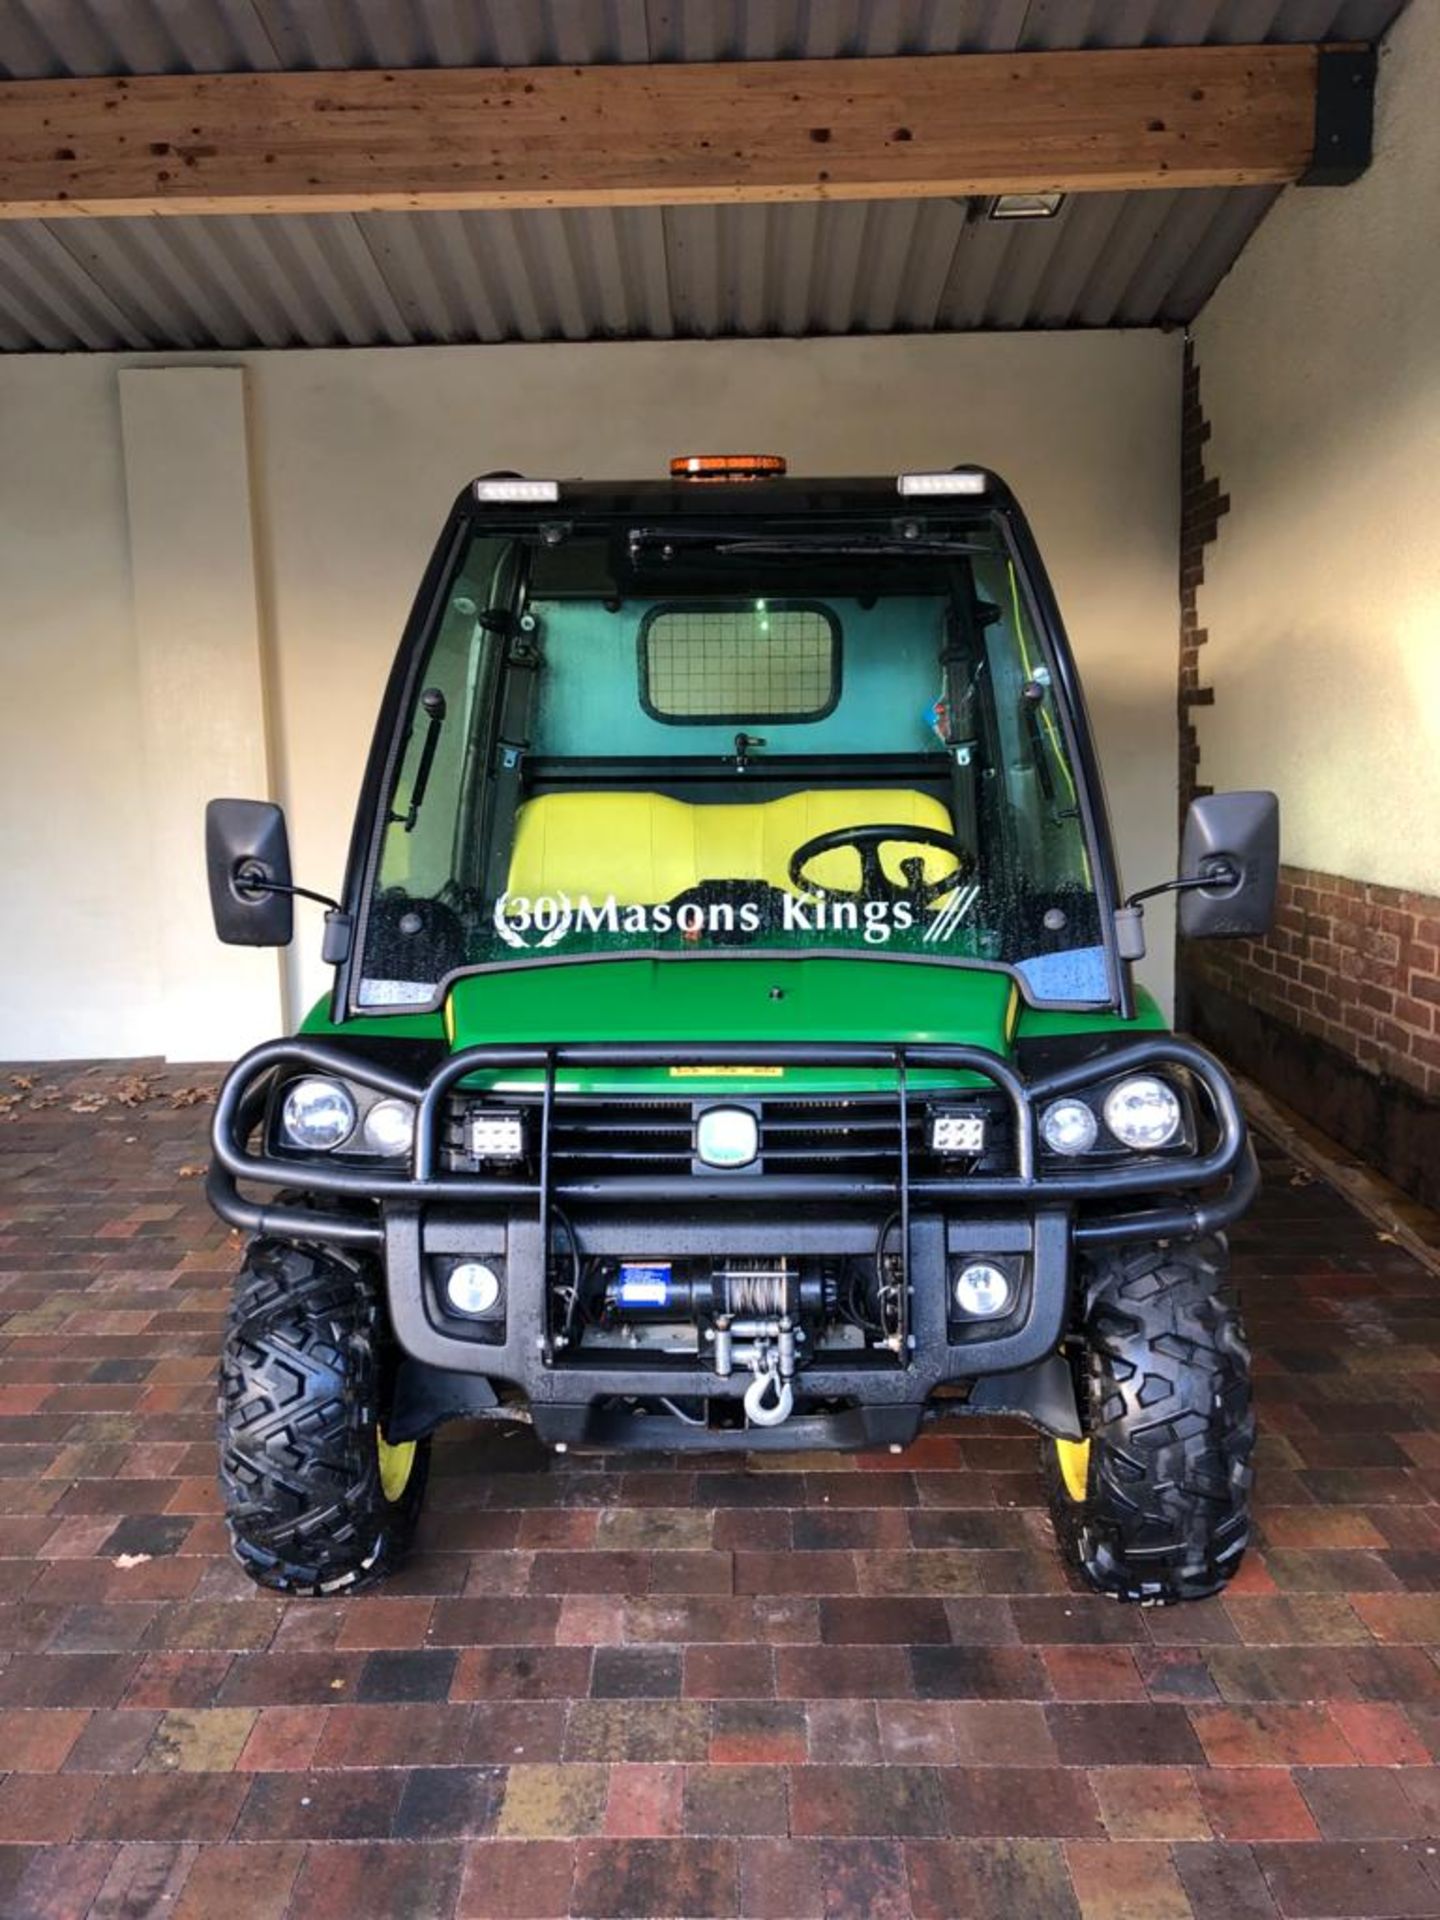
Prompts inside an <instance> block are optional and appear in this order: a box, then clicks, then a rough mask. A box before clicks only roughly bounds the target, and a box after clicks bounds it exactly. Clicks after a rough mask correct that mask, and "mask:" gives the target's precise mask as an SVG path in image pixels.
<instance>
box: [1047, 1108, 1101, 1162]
mask: <svg viewBox="0 0 1440 1920" xmlns="http://www.w3.org/2000/svg"><path fill="white" fill-rule="evenodd" d="M1099 1131H1100V1128H1099V1124H1098V1123H1097V1121H1096V1119H1095V1115H1094V1114H1093V1113H1092V1112H1091V1111H1090V1109H1089V1107H1087V1106H1086V1104H1085V1102H1084V1101H1083V1100H1052V1101H1051V1103H1050V1105H1049V1106H1048V1107H1046V1109H1045V1111H1044V1113H1042V1114H1041V1116H1040V1138H1041V1139H1042V1140H1043V1141H1044V1142H1045V1144H1046V1146H1047V1147H1049V1149H1050V1151H1051V1152H1052V1153H1088V1152H1089V1151H1090V1149H1091V1147H1093V1146H1094V1144H1095V1136H1096V1135H1097V1134H1098V1133H1099Z"/></svg>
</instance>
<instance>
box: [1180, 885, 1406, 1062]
mask: <svg viewBox="0 0 1440 1920" xmlns="http://www.w3.org/2000/svg"><path fill="white" fill-rule="evenodd" d="M1185 967H1186V972H1187V974H1188V975H1189V977H1190V980H1191V981H1192V983H1195V984H1199V983H1202V982H1203V983H1208V984H1210V985H1212V986H1215V987H1218V988H1219V989H1220V990H1221V991H1222V992H1223V993H1228V994H1230V995H1232V996H1233V997H1234V998H1235V999H1237V1000H1242V1001H1244V1002H1246V1003H1247V1004H1248V1005H1249V1006H1252V1007H1255V1008H1257V1009H1258V1010H1259V1011H1260V1012H1262V1013H1268V1014H1271V1015H1272V1016H1273V1017H1274V1018H1275V1019H1276V1020H1279V1021H1283V1022H1284V1024H1285V1025H1286V1026H1290V1027H1296V1028H1298V1029H1299V1030H1300V1032H1301V1033H1306V1034H1311V1035H1313V1036H1314V1037H1315V1038H1316V1039H1317V1040H1324V1041H1327V1042H1328V1043H1329V1044H1330V1045H1331V1046H1332V1047H1335V1048H1336V1049H1337V1050H1338V1051H1339V1052H1341V1053H1344V1054H1346V1055H1348V1056H1349V1058H1350V1059H1352V1060H1353V1061H1354V1062H1355V1064H1356V1066H1358V1067H1361V1068H1363V1069H1364V1071H1365V1072H1367V1073H1373V1074H1379V1075H1381V1076H1383V1077H1384V1078H1385V1079H1388V1080H1400V1081H1403V1082H1404V1083H1405V1084H1406V1085H1407V1086H1411V1087H1414V1088H1415V1089H1416V1090H1417V1091H1418V1092H1420V1093H1423V1094H1426V1095H1428V1096H1429V1097H1430V1098H1431V1099H1440V898H1437V897H1435V896H1434V895H1431V894H1423V893H1404V892H1401V891H1400V890H1399V889H1398V888H1395V887H1380V886H1375V885H1373V884H1371V883H1368V882H1365V881H1361V880H1344V879H1342V878H1340V876H1339V875H1338V874H1333V873H1314V872H1312V871H1311V870H1310V869H1308V868H1306V867H1284V868H1282V869H1281V876H1280V908H1279V912H1278V914H1277V915H1276V919H1275V930H1274V932H1273V933H1272V934H1271V935H1270V936H1269V938H1268V939H1265V940H1209V941H1196V942H1193V943H1192V944H1191V945H1190V946H1189V948H1188V950H1187V952H1186V955H1185Z"/></svg>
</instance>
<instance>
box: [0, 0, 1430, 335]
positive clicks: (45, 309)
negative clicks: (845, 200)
mask: <svg viewBox="0 0 1440 1920" xmlns="http://www.w3.org/2000/svg"><path fill="white" fill-rule="evenodd" d="M1404 4H1405V0H413V3H412V4H405V5H401V4H397V0H6V4H5V5H4V7H3V9H0V75H3V76H5V77H8V78H12V79H27V78H37V77H43V76H59V75H66V74H70V75H86V74H114V73H156V72H185V71H197V72H200V71H205V72H222V71H223V72H230V71H241V70H247V69H270V68H292V69H293V68H313V67H363V66H395V67H411V66H432V65H437V64H438V65H458V66H464V65H477V66H488V65H511V66H518V65H543V64H547V63H554V62H577V63H590V62H607V61H645V60H728V59H776V58H789V57H809V58H828V57H835V56H841V55H861V54H870V55H886V54H894V53H955V52H962V53H964V52H976V53H980V52H1003V51H1008V50H1011V49H1015V48H1022V49H1032V50H1041V49H1053V48H1061V47H1080V46H1086V47H1089V46H1150V45H1193V44H1203V43H1212V42H1232V43H1246V42H1259V41H1266V40H1269V41H1300V40H1322V39H1355V40H1375V39H1378V38H1379V37H1380V36H1381V35H1382V34H1383V33H1384V31H1385V30H1386V28H1387V27H1388V26H1389V25H1390V24H1391V22H1392V21H1393V20H1394V18H1395V17H1396V16H1397V15H1398V14H1399V13H1400V12H1401V11H1402V9H1403V6H1404ZM1274 197H1275V196H1274V192H1273V191H1272V190H1271V189H1268V188H1240V189H1233V190H1223V189H1215V190H1193V189H1192V190H1189V191H1187V192H1183V193H1180V192H1176V193H1161V192H1156V193H1131V194H1123V193H1102V194H1089V195H1084V196H1080V197H1072V198H1071V199H1070V200H1069V201H1068V202H1067V204H1066V206H1065V208H1064V209H1063V211H1062V212H1061V214H1060V215H1059V216H1058V217H1057V218H1056V219H1053V220H1046V221H1026V222H1012V223H1008V224H1005V225H999V224H996V223H994V222H990V221H986V220H983V219H976V218H974V217H973V209H970V208H967V207H966V206H965V205H963V204H961V203H957V202H954V201H948V200H929V201H915V200H909V201H872V202H868V203H849V204H837V203H828V204H825V205H810V206H783V205H780V206H739V207H675V208H648V207H644V208H624V209H598V210H596V209H583V210H570V211H555V212H552V211H533V212H522V213H375V214H324V215H304V216H299V215H297V216H293V217H284V216H271V217H267V218H263V219H262V218H240V217H224V218H221V217H207V218H199V217H184V216H179V217H177V216H166V217H164V218H147V219H114V220H85V219H73V220H59V221H39V220H36V221H15V222H0V348H3V349H4V350H7V351H12V352H14V351H33V350H36V349H41V350H51V351H64V350H69V349H91V350H98V349H109V348H136V349H143V348H206V347H230V348H237V347H247V346H271V347H280V346H297V345H300V346H344V345H352V346H372V345H390V344H394V345H402V344H408V343H412V342H435V341H467V340H469V341H473V340H547V339H590V338H597V337H598V338H623V337H635V336H645V337H652V338H663V337H667V336H670V335H686V334H688V335H697V334H698V335H724V334H817V333H818V334H827V333H848V332H892V331H922V332H928V331H932V330H948V329H954V328H1014V327H1074V326H1090V327H1093V326H1150V325H1154V324H1156V323H1158V322H1162V321H1184V320H1188V319H1190V318H1192V317H1193V315H1194V314H1195V313H1196V312H1197V311H1198V309H1199V308H1200V307H1201V306H1202V305H1203V304H1204V302H1205V300H1206V299H1207V298H1208V296H1209V294H1210V293H1211V291H1212V290H1213V288H1214V287H1215V285H1216V283H1217V282H1218V281H1219V279H1220V278H1221V276H1222V275H1223V274H1224V273H1225V272H1226V270H1227V269H1228V268H1229V266H1230V265H1231V263H1232V262H1233V261H1234V259H1235V257H1236V255H1237V254H1238V253H1239V251H1240V249H1241V247H1243V246H1244V244H1245V242H1246V240H1247V239H1248V238H1249V236H1250V234H1251V232H1252V231H1253V230H1254V228H1255V226H1256V224H1257V223H1258V222H1259V220H1260V219H1262V218H1263V216H1264V214H1265V212H1266V210H1267V208H1268V207H1269V206H1270V204H1271V202H1272V201H1273V199H1274Z"/></svg>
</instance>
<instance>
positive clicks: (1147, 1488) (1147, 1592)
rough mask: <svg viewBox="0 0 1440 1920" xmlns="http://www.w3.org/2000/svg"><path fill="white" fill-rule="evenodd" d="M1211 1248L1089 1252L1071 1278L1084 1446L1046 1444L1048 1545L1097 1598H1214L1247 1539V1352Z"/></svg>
mask: <svg viewBox="0 0 1440 1920" xmlns="http://www.w3.org/2000/svg"><path fill="white" fill-rule="evenodd" d="M1227 1265H1228V1262H1227V1255H1226V1250H1225V1244H1224V1242H1223V1241H1222V1240H1218V1239H1208V1240H1197V1241H1191V1242H1187V1243H1177V1244H1175V1245H1172V1246H1166V1247H1162V1246H1135V1247H1131V1248H1117V1249H1115V1250H1113V1251H1110V1252H1106V1253H1101V1254H1097V1255H1096V1256H1095V1257H1094V1258H1093V1259H1092V1260H1090V1261H1088V1262H1087V1264H1086V1267H1085V1270H1084V1272H1083V1274H1082V1288H1083V1294H1082V1301H1083V1317H1082V1320H1081V1323H1080V1326H1079V1328H1078V1329H1077V1331H1078V1333H1079V1335H1080V1339H1081V1341H1082V1342H1083V1345H1082V1348H1081V1352H1080V1358H1079V1360H1078V1363H1077V1368H1076V1387H1077V1393H1078V1399H1079V1403H1080V1417H1081V1422H1082V1424H1083V1426H1084V1427H1085V1438H1084V1439H1082V1440H1078V1441H1066V1440H1048V1441H1047V1442H1046V1443H1045V1464H1046V1477H1047V1481H1048V1484H1049V1492H1050V1507H1051V1513H1052V1515H1053V1517H1054V1521H1055V1532H1056V1535H1057V1537H1058V1539H1059V1542H1060V1546H1061V1549H1062V1551H1063V1552H1064V1554H1065V1556H1066V1558H1067V1559H1068V1560H1069V1561H1070V1563H1071V1565H1072V1566H1074V1567H1076V1568H1077V1569H1078V1570H1079V1571H1080V1572H1081V1573H1082V1574H1083V1575H1084V1577H1085V1579H1086V1580H1087V1581H1088V1582H1089V1583H1090V1585H1091V1586H1093V1587H1095V1588H1097V1589H1098V1590H1099V1591H1100V1592H1101V1593H1107V1594H1111V1595H1113V1596H1114V1597H1115V1598H1116V1599H1119V1600H1138V1601H1141V1602H1146V1603H1149V1604H1152V1605H1163V1604H1165V1603H1167V1602H1169V1601H1172V1600H1199V1599H1203V1598H1204V1596H1205V1595H1206V1594H1210V1593H1218V1592H1219V1590H1220V1588H1221V1587H1223V1586H1224V1585H1225V1583H1226V1581H1227V1580H1229V1579H1230V1577H1231V1576H1232V1575H1233V1574H1234V1572H1235V1571H1236V1569H1237V1568H1238V1566H1239V1565H1240V1561H1241V1557H1242V1556H1243V1554H1244V1552H1245V1546H1246V1542H1247V1541H1248V1539H1249V1537H1250V1486H1251V1482H1252V1480H1253V1478H1254V1473H1253V1470H1252V1468H1251V1465H1250V1456H1251V1453H1252V1452H1253V1450H1254V1446H1255V1415H1254V1412H1253V1410H1252V1408H1251V1404H1250V1351H1249V1348H1248V1347H1247V1346H1246V1344H1245V1340H1244V1336H1243V1334H1242V1332H1241V1327H1240V1313H1239V1309H1238V1307H1237V1305H1236V1303H1235V1299H1234V1296H1233V1294H1232V1293H1231V1291H1230V1288H1229V1286H1228V1284H1227V1280H1226V1272H1227Z"/></svg>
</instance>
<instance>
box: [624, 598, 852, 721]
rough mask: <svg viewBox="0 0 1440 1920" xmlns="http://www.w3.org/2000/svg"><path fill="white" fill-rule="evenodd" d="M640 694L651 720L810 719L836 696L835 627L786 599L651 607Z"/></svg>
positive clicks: (821, 612) (826, 612) (643, 639)
mask: <svg viewBox="0 0 1440 1920" xmlns="http://www.w3.org/2000/svg"><path fill="white" fill-rule="evenodd" d="M640 677H641V695H642V698H643V701H644V705H645V708H646V711H647V712H649V713H651V714H653V715H654V716H655V717H656V718H657V719H659V720H675V721H682V722H683V721H690V722H695V721H704V720H818V719H820V718H821V716H822V715H824V714H827V713H829V712H830V710H831V708H832V707H833V706H834V705H835V702H836V701H837V699H838V698H839V696H840V626H839V622H838V621H837V620H836V618H835V616H834V614H833V613H832V612H831V611H830V609H829V608H828V607H822V606H819V605H811V604H803V605H802V604H799V603H796V602H794V601H791V602H780V603H778V604H777V603H775V602H773V601H765V600H760V601H754V600H746V601H736V602H734V603H733V604H717V603H715V602H713V601H712V602H710V603H709V604H708V605H705V606H675V605H672V606H665V607H655V608H653V609H652V610H651V612H650V613H649V614H647V615H646V618H645V621H644V624H643V626H642V628H641V632H640Z"/></svg>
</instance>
